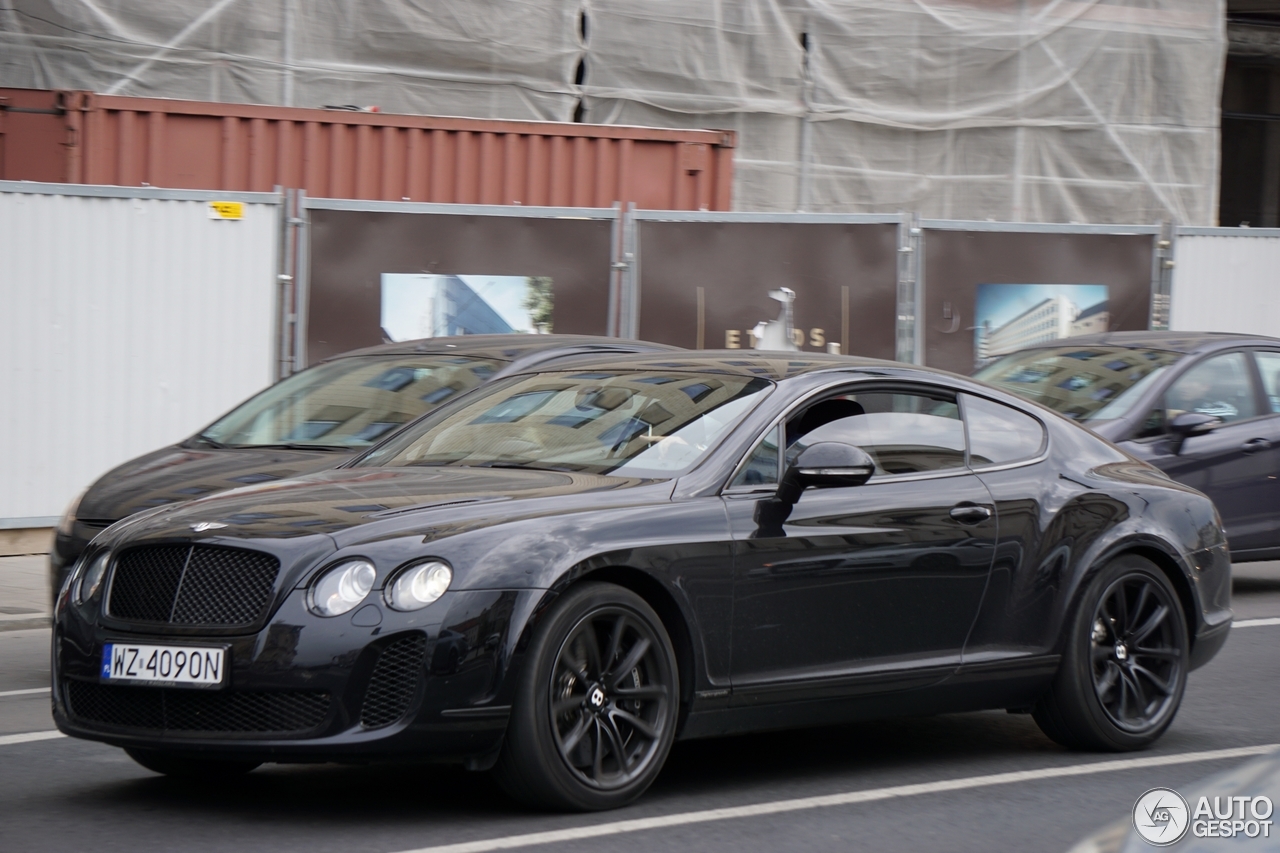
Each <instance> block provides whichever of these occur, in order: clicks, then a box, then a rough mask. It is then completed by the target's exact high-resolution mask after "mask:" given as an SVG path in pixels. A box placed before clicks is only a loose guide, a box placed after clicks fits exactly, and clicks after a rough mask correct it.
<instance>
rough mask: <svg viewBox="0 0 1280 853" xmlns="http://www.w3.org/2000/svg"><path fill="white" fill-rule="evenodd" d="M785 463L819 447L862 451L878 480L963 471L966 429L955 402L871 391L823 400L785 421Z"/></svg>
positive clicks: (930, 397)
mask: <svg viewBox="0 0 1280 853" xmlns="http://www.w3.org/2000/svg"><path fill="white" fill-rule="evenodd" d="M786 441H787V453H786V458H787V462H788V463H790V462H792V461H794V460H795V458H796V457H797V456H799V455H800V451H801V450H803V449H804V448H805V447H808V446H809V445H812V444H816V443H818V442H820V441H842V442H844V443H846V444H854V445H857V446H858V447H861V448H862V449H863V450H865V451H866V452H867V453H868V454H869V455H870V456H871V459H872V460H873V461H874V462H875V463H876V476H883V475H889V474H914V473H918V472H921V471H941V470H946V469H948V468H962V467H964V462H965V460H964V450H965V441H964V425H963V424H962V423H961V421H960V409H959V407H957V405H956V403H955V401H954V400H951V399H946V398H944V397H935V396H931V395H928V394H913V393H907V392H900V391H872V392H868V393H858V394H844V395H841V396H839V397H829V398H827V399H826V400H821V401H819V402H817V403H814V404H813V405H811V406H809V407H808V408H806V409H805V410H804V411H802V412H799V413H797V414H795V415H793V416H792V417H791V419H790V420H788V421H787V427H786Z"/></svg>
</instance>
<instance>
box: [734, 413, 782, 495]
mask: <svg viewBox="0 0 1280 853" xmlns="http://www.w3.org/2000/svg"><path fill="white" fill-rule="evenodd" d="M780 432H781V427H774V428H773V429H771V430H769V432H767V433H765V436H764V438H762V439H760V443H759V444H757V445H756V448H755V450H753V451H751V455H750V456H748V457H747V461H746V462H744V463H743V464H742V467H741V468H740V469H739V470H738V476H736V477H734V478H733V482H732V483H730V484H729V485H730V487H733V486H768V485H776V484H777V482H778V469H779V467H780V465H779V464H778V434H779V433H780Z"/></svg>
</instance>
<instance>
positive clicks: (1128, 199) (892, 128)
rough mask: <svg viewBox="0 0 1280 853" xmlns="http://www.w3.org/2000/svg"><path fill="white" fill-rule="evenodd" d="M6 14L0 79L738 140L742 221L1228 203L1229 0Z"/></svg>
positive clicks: (224, 5) (27, 1)
mask: <svg viewBox="0 0 1280 853" xmlns="http://www.w3.org/2000/svg"><path fill="white" fill-rule="evenodd" d="M11 2H12V9H11V10H9V11H5V10H0V85H5V86H34V87H41V88H84V89H94V90H97V91H101V92H116V93H118V94H126V95H147V96H167V97H184V98H197V99H206V100H223V101H241V102H243V101H254V102H265V103H285V104H293V105H297V106H321V105H326V104H357V105H361V106H364V105H370V104H376V105H378V106H380V107H382V108H383V109H384V110H387V111H397V112H398V111H404V112H420V113H437V114H456V115H471V116H478V117H483V118H507V119H529V118H534V119H553V120H560V121H564V120H570V119H572V118H573V116H574V112H575V109H576V108H577V107H578V106H579V103H581V107H582V110H581V116H582V118H583V119H584V120H585V121H589V122H598V123H606V124H609V123H615V124H620V123H626V124H649V125H660V126H675V127H711V128H722V129H731V130H736V131H738V133H739V143H738V145H739V147H738V151H737V152H736V155H737V157H736V161H737V166H736V169H737V171H736V178H735V193H734V206H735V207H736V208H737V209H740V210H775V211H776V210H794V209H796V208H798V207H803V208H806V209H810V210H818V211H839V212H898V211H912V210H913V211H918V212H920V213H921V214H922V215H924V216H926V217H940V218H964V219H997V220H1014V221H1018V220H1021V221H1059V222H1122V223H1127V222H1153V221H1158V220H1164V219H1168V220H1174V221H1177V222H1180V223H1183V224H1193V225H1197V224H1198V225H1205V224H1212V223H1213V222H1214V219H1215V215H1216V210H1217V184H1218V160H1219V147H1218V116H1219V97H1220V90H1221V78H1222V67H1223V61H1224V57H1225V50H1226V32H1225V23H1224V21H1225V8H1224V2H1225V0H645V2H640V3H637V2H635V0H436V1H435V2H424V0H350V2H343V0H255V2H250V0H168V2H166V3H163V4H156V3H154V2H152V0H114V2H102V0H11ZM584 16H585V23H586V27H585V29H586V35H585V38H584V37H583V34H582V23H583V18H584ZM579 61H582V62H583V63H584V71H585V74H584V76H583V79H582V83H581V84H580V85H579V84H578V82H577V81H576V73H577V69H578V64H579Z"/></svg>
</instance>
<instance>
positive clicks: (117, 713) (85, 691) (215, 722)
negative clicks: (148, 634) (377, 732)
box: [64, 681, 331, 736]
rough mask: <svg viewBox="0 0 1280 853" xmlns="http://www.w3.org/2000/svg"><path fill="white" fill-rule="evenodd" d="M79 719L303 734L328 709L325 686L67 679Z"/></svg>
mask: <svg viewBox="0 0 1280 853" xmlns="http://www.w3.org/2000/svg"><path fill="white" fill-rule="evenodd" d="M64 684H65V686H66V691H65V694H64V695H65V696H66V699H67V706H68V710H69V711H70V713H71V716H72V717H73V718H74V719H77V720H81V721H84V722H91V723H102V724H105V725H109V726H118V727H120V728H127V729H145V730H150V731H156V732H191V733H206V734H239V735H247V736H268V735H275V736H280V735H299V734H305V733H308V732H311V731H314V730H315V729H316V728H318V727H319V726H320V725H321V724H322V723H324V721H325V718H326V717H327V716H328V714H329V706H330V704H331V701H330V696H329V694H328V693H327V692H326V691H324V690H292V691H273V692H267V691H241V692H231V691H221V690H218V691H214V690H184V689H181V688H168V687H126V686H117V685H112V684H95V683H93V682H89V681H66V682H64Z"/></svg>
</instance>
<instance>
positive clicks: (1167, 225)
mask: <svg viewBox="0 0 1280 853" xmlns="http://www.w3.org/2000/svg"><path fill="white" fill-rule="evenodd" d="M1177 234H1178V229H1177V228H1175V227H1174V226H1173V223H1172V222H1167V221H1166V222H1161V223H1160V234H1159V235H1158V236H1157V237H1156V245H1155V252H1154V253H1153V255H1154V256H1153V257H1152V269H1151V318H1150V321H1149V323H1148V325H1149V326H1150V327H1151V328H1152V329H1155V330H1158V331H1165V330H1167V329H1168V328H1169V318H1170V316H1172V312H1173V269H1174V259H1173V253H1174V248H1175V244H1176V242H1177Z"/></svg>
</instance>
